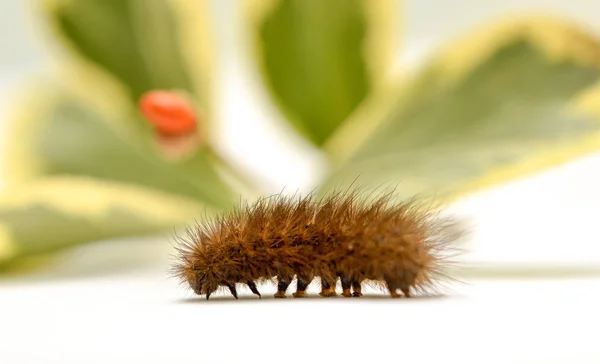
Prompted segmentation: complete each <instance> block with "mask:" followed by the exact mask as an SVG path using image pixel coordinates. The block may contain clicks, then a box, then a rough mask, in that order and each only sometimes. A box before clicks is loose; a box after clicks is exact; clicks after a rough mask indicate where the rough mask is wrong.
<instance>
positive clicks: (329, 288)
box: [319, 278, 336, 297]
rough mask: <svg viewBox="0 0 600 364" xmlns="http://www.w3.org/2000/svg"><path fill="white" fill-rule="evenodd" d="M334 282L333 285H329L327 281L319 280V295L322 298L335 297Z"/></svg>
mask: <svg viewBox="0 0 600 364" xmlns="http://www.w3.org/2000/svg"><path fill="white" fill-rule="evenodd" d="M335 283H336V282H335V281H334V283H333V284H330V283H329V281H328V280H326V279H323V278H321V292H320V293H319V295H321V296H323V297H333V296H335Z"/></svg>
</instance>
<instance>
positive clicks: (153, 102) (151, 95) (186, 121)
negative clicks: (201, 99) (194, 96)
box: [140, 91, 196, 135]
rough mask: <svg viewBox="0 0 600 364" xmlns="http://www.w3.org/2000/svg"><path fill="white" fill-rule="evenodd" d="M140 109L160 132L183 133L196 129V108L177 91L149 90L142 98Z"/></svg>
mask: <svg viewBox="0 0 600 364" xmlns="http://www.w3.org/2000/svg"><path fill="white" fill-rule="evenodd" d="M140 111H141V112H142V114H143V115H144V117H145V118H146V119H147V120H148V121H149V122H150V123H151V124H152V125H153V126H154V127H155V128H156V130H157V131H158V132H159V133H160V134H164V135H182V134H187V133H190V132H192V131H194V130H195V129H196V115H195V112H194V109H193V108H192V106H191V105H190V104H189V102H188V101H187V100H186V99H185V98H184V97H183V96H181V95H179V94H177V93H175V92H171V91H150V92H147V93H146V94H144V95H143V96H142V98H141V99H140Z"/></svg>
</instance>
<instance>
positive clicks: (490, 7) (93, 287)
mask: <svg viewBox="0 0 600 364" xmlns="http://www.w3.org/2000/svg"><path fill="white" fill-rule="evenodd" d="M26 3H27V2H25V1H20V0H3V1H0V24H1V28H0V29H1V30H2V31H1V32H0V131H1V130H2V125H3V122H4V120H5V115H6V113H7V111H8V106H9V100H10V96H11V95H12V92H13V91H14V90H15V89H16V86H17V85H19V84H20V83H21V82H22V81H25V80H27V79H29V78H31V77H33V76H34V75H35V73H36V72H44V71H45V69H46V64H47V63H46V61H47V56H46V55H45V54H44V53H43V52H41V51H40V50H39V49H38V48H36V37H35V36H34V33H33V31H32V28H31V24H29V23H30V20H28V17H27V15H26V14H27V13H26V11H25V5H26ZM213 3H214V11H215V16H216V17H217V19H218V20H219V21H218V24H217V28H218V37H219V44H220V46H221V54H222V56H223V59H222V62H223V63H222V64H223V67H222V68H221V69H220V73H219V75H220V82H221V85H222V89H221V90H222V94H221V95H219V96H220V100H221V101H220V105H219V107H220V111H221V117H222V120H221V121H222V130H221V136H222V138H223V144H222V148H223V150H224V151H225V153H227V155H228V156H229V157H230V158H231V159H232V160H233V161H234V163H236V164H238V165H240V166H242V167H244V168H246V169H247V170H248V171H249V172H252V173H254V174H255V176H256V178H257V179H258V180H259V181H262V182H263V183H264V184H265V185H266V186H268V187H269V188H271V189H272V190H274V191H275V190H279V189H281V187H283V186H287V188H289V189H296V188H300V189H306V188H308V187H311V186H312V185H313V184H314V183H316V181H318V178H319V175H320V173H321V171H322V168H323V167H324V166H323V161H322V159H321V158H320V157H319V154H318V153H317V151H314V150H312V149H311V148H310V147H309V146H307V145H306V143H304V142H303V141H301V140H298V139H297V138H294V137H293V136H290V135H289V134H287V133H286V130H287V129H286V127H285V126H284V124H283V123H280V120H279V119H278V118H279V117H278V115H277V113H276V111H275V110H274V109H273V108H272V107H271V106H270V105H269V104H268V102H267V99H266V96H265V95H264V92H263V90H262V89H260V87H258V86H257V85H255V84H254V83H253V82H254V81H255V80H256V74H255V73H254V71H253V70H252V69H251V68H249V67H248V65H247V64H246V63H245V62H244V59H243V57H242V56H243V54H244V53H243V50H242V48H241V45H240V44H239V43H238V41H239V34H238V33H236V32H237V30H238V27H237V25H236V23H235V22H234V21H233V19H234V18H233V17H232V16H233V15H232V11H233V10H234V8H235V7H236V4H237V2H236V1H232V0H229V1H221V0H214V1H213ZM526 9H541V10H544V11H548V12H551V13H558V14H561V15H563V16H567V17H571V18H574V19H577V20H580V21H583V22H585V23H586V24H588V25H589V26H590V27H591V28H592V29H595V30H596V31H597V32H598V34H599V35H600V22H599V21H598V14H600V2H599V1H592V0H588V1H583V0H579V1H562V0H554V1H542V0H537V1H533V0H528V1H518V0H512V1H502V2H492V1H467V0H452V1H451V0H442V1H439V0H428V1H425V0H419V1H409V2H408V14H407V17H408V20H407V24H406V26H407V30H406V31H407V33H406V34H405V37H404V39H403V53H402V57H400V58H399V62H404V63H410V64H416V63H418V61H419V60H420V59H422V58H421V57H423V56H426V55H427V53H428V52H429V51H430V50H431V49H432V48H433V47H435V46H436V45H439V44H440V43H443V42H444V41H446V40H448V39H449V38H451V37H453V36H456V35H459V34H461V33H462V32H464V31H466V30H468V29H469V28H471V27H472V26H475V25H479V24H481V23H484V22H486V21H488V20H490V19H493V18H494V17H495V16H499V15H507V14H518V13H521V11H522V10H526ZM0 136H1V135H0ZM598 171H600V154H599V155H591V156H588V157H585V158H581V159H580V160H577V161H574V162H572V163H569V164H568V165H565V166H561V167H559V168H555V169H553V170H550V171H547V172H544V173H540V174H537V175H535V176H530V177H528V178H526V179H523V180H520V181H515V182H513V183H510V184H507V185H505V186H501V187H499V188H495V189H493V190H491V191H487V192H486V193H481V194H478V195H476V196H473V197H471V198H469V199H467V200H465V201H463V202H462V203H460V204H459V205H457V206H455V207H454V211H455V212H457V213H459V214H462V215H464V216H465V217H467V218H468V219H469V221H470V223H471V225H472V226H473V233H472V235H471V237H470V241H469V243H470V245H469V247H470V248H471V249H472V252H471V255H470V256H469V259H474V260H476V261H485V262H494V263H503V264H508V263H525V264H527V265H529V266H531V264H532V263H536V264H544V266H546V265H547V264H555V265H556V264H562V265H570V266H574V267H576V266H580V267H581V266H584V265H589V266H592V267H595V266H597V265H598V263H599V262H600V248H598V246H599V243H600V239H599V237H600V234H599V233H598V229H597V228H596V225H597V216H600V214H599V212H600V210H599V208H600V193H599V192H598V186H600V172H598ZM123 243H124V242H113V243H106V244H100V245H95V246H92V247H87V248H83V249H78V250H74V251H72V252H71V253H70V254H67V255H66V256H65V258H64V264H63V265H62V266H60V267H58V268H54V269H52V270H49V271H44V272H40V273H38V274H37V275H33V276H24V277H9V278H0V362H1V363H21V362H23V363H32V362H39V363H92V362H93V363H95V362H98V363H107V362H112V363H116V362H118V363H121V362H123V363H135V362H142V360H143V362H147V363H150V362H157V363H158V362H164V363H170V362H184V360H185V362H199V363H221V362H223V363H231V362H235V363H246V362H253V361H254V362H259V361H260V362H265V361H266V362H282V361H289V362H307V361H315V362H324V361H326V360H327V361H332V360H337V361H340V362H355V361H356V362H367V361H372V362H384V361H385V362H409V363H415V362H442V361H444V362H453V361H459V362H463V363H467V362H468V363H600V348H598V345H597V339H596V338H597V333H596V330H597V327H598V324H600V318H599V316H598V314H597V307H598V306H599V304H600V296H599V295H600V294H599V293H598V292H600V280H598V279H592V278H590V279H582V278H576V279H570V280H567V279H550V278H549V279H545V280H531V281H529V280H524V279H517V280H507V279H499V280H495V281H491V280H484V279H480V280H472V281H471V280H469V282H468V283H467V284H465V285H459V286H457V287H455V293H456V295H454V296H451V297H447V298H443V299H422V300H414V301H406V300H404V301H394V300H389V299H362V300H344V299H341V298H340V299H331V300H318V299H308V300H303V301H299V300H292V299H288V300H285V301H275V300H273V299H268V297H265V299H263V300H261V301H257V300H255V299H247V300H240V301H230V300H227V301H223V300H215V302H209V303H206V302H205V301H204V300H194V299H190V297H191V294H190V293H189V292H187V291H186V290H184V289H183V288H180V287H178V286H177V285H176V282H173V281H172V280H169V279H167V277H166V275H165V271H166V270H167V268H168V261H167V255H168V254H169V252H170V250H169V248H170V246H168V245H166V244H164V240H161V239H157V240H156V241H151V242H148V241H134V242H127V243H128V244H127V248H126V249H128V250H124V248H123V246H124V244H123ZM149 247H150V248H149ZM142 248H143V249H144V251H145V255H144V256H142V257H140V256H139V251H140V249H142ZM97 252H102V254H96V253H97ZM111 254H112V255H111ZM136 254H137V255H136ZM98 256H102V257H104V258H103V259H104V260H100V261H98V259H97V257H98ZM132 257H135V259H133V262H134V263H135V264H134V265H133V266H132V265H131V262H132V260H131V258H132ZM108 268H110V269H108ZM109 272H112V273H109ZM263 290H265V292H267V293H268V292H271V293H272V290H273V288H272V287H264V288H263ZM266 296H268V294H267V295H266Z"/></svg>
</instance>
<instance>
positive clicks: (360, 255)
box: [173, 189, 452, 299]
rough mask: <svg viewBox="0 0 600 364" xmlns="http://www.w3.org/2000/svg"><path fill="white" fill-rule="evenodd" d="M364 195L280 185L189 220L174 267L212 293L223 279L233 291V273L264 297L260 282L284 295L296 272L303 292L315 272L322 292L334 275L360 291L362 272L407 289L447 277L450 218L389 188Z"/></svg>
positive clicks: (328, 290)
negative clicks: (287, 192)
mask: <svg viewBox="0 0 600 364" xmlns="http://www.w3.org/2000/svg"><path fill="white" fill-rule="evenodd" d="M368 196H369V197H370V195H368ZM368 196H367V195H363V197H360V193H359V191H358V190H357V189H355V190H352V191H346V192H336V193H332V194H330V195H329V196H326V197H324V198H320V199H317V198H315V197H314V195H312V194H309V195H308V196H306V197H295V196H292V197H285V196H283V195H281V194H280V195H274V196H270V197H266V198H262V199H260V200H258V201H257V202H255V203H253V204H246V205H240V206H239V207H238V208H236V209H233V210H232V211H229V212H228V213H225V214H222V215H220V216H218V217H216V218H214V219H212V220H209V221H207V222H204V223H201V224H198V225H197V226H196V227H194V228H193V229H188V234H187V238H183V239H181V238H180V239H179V240H180V244H179V246H178V247H177V251H178V255H177V263H176V264H175V266H174V272H173V273H174V275H175V276H176V277H178V278H180V279H181V281H182V283H184V284H189V286H190V287H191V288H192V289H193V291H194V292H195V293H196V294H198V295H205V296H206V299H208V298H209V297H210V295H211V294H212V293H213V292H215V291H216V290H217V289H218V288H219V287H227V288H228V289H229V291H230V292H231V294H232V295H233V296H234V297H235V298H237V297H238V295H237V290H236V283H241V284H246V285H247V286H248V287H249V288H250V290H251V291H252V292H253V293H254V294H256V295H258V296H259V297H260V293H259V292H258V290H257V288H256V282H259V281H263V280H270V279H273V278H274V279H275V280H276V284H277V293H275V297H278V298H283V297H285V295H286V290H287V288H288V285H289V284H290V282H291V281H292V280H293V279H294V278H296V279H297V289H296V292H295V293H294V294H293V296H294V297H302V296H304V295H305V290H306V288H307V286H308V285H309V284H310V283H311V281H312V280H313V278H315V277H319V278H320V279H321V293H320V295H321V296H325V297H329V296H334V295H336V292H335V286H336V283H337V280H338V278H339V279H340V280H341V286H342V289H343V292H342V295H343V296H344V297H352V296H354V297H360V296H362V292H361V284H362V283H363V281H365V280H368V281H371V282H374V283H375V284H378V285H380V286H381V287H382V288H386V289H387V290H388V291H389V293H390V295H391V296H392V297H401V295H400V294H399V293H398V292H397V290H400V291H401V292H402V293H403V294H404V296H406V297H410V296H411V294H412V293H413V292H412V291H414V292H417V293H421V292H425V291H427V290H428V288H433V287H436V286H437V283H439V282H440V281H441V280H442V279H444V278H448V276H447V275H446V274H445V273H444V270H445V268H446V267H447V266H448V264H450V260H449V258H450V257H451V255H450V254H448V253H449V252H450V249H449V245H448V243H449V242H451V240H452V238H451V235H450V234H447V233H446V231H447V229H445V227H447V226H448V225H447V224H446V223H445V221H444V220H442V219H439V218H438V217H437V214H435V213H433V212H432V211H430V209H429V208H425V207H422V206H420V205H419V204H417V203H416V202H415V201H409V202H400V203H398V202H393V199H392V196H393V195H392V193H385V194H382V195H380V196H376V197H375V198H372V199H369V198H367V197H368Z"/></svg>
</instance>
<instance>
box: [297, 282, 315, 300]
mask: <svg viewBox="0 0 600 364" xmlns="http://www.w3.org/2000/svg"><path fill="white" fill-rule="evenodd" d="M312 280H313V279H312V278H310V279H303V278H300V277H298V284H297V288H296V292H295V293H294V297H296V298H299V297H304V294H305V292H306V287H308V285H309V284H310V282H312Z"/></svg>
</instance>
